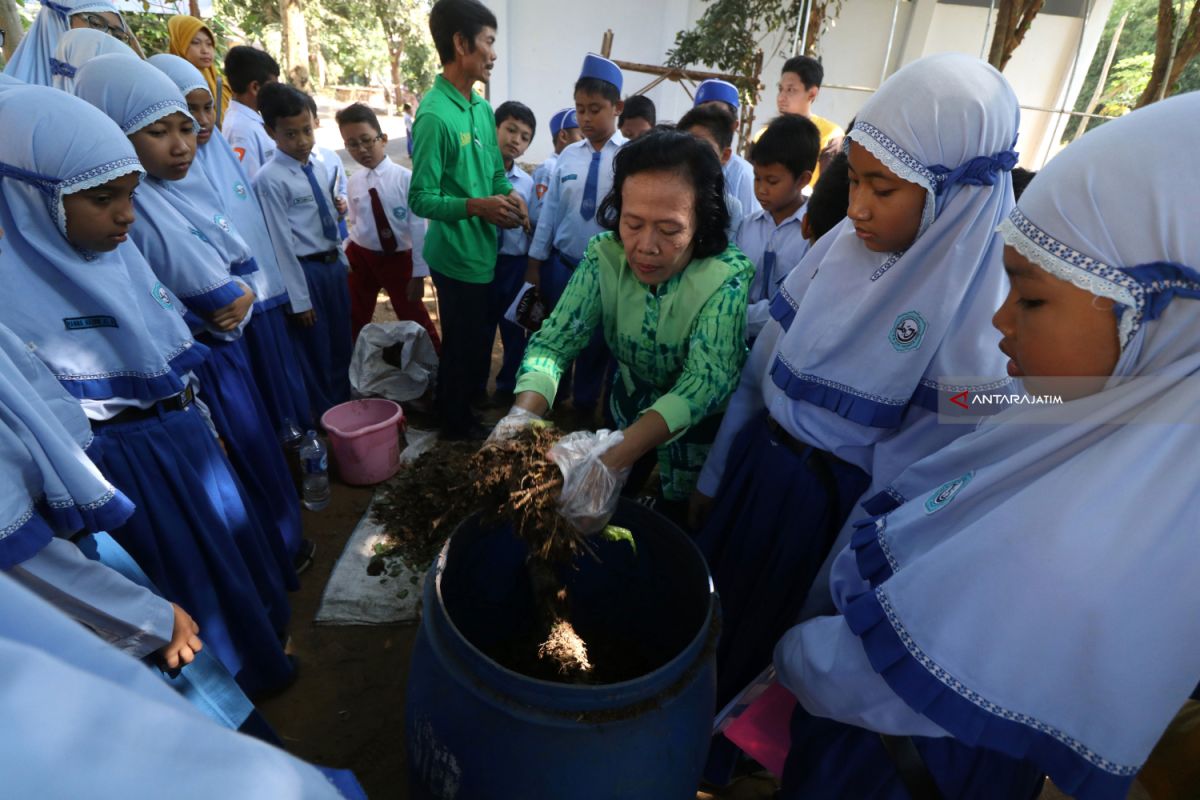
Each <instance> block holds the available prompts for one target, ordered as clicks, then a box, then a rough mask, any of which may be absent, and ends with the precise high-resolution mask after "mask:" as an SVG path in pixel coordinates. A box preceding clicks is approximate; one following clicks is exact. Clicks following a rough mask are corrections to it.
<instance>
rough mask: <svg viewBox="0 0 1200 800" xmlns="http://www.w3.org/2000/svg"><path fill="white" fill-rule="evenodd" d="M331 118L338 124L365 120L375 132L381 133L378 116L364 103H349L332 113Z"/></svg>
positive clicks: (349, 123) (351, 123) (350, 123)
mask: <svg viewBox="0 0 1200 800" xmlns="http://www.w3.org/2000/svg"><path fill="white" fill-rule="evenodd" d="M333 119H334V121H335V122H337V124H338V125H339V126H341V125H353V124H354V123H355V122H365V123H367V124H368V125H370V126H371V127H372V128H374V129H375V132H376V133H383V128H381V127H379V117H377V116H375V112H374V111H373V110H372V109H371V107H370V106H369V105H367V104H366V103H351V104H350V105H348V106H346V107H345V108H343V109H342V110H341V111H339V112H337V113H336V114H334V115H333Z"/></svg>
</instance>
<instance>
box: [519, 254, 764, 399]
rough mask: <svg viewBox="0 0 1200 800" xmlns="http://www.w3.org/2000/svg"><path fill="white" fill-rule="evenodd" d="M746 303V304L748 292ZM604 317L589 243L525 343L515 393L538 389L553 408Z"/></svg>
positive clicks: (598, 269)
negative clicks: (567, 373)
mask: <svg viewBox="0 0 1200 800" xmlns="http://www.w3.org/2000/svg"><path fill="white" fill-rule="evenodd" d="M742 304H743V305H745V293H744V292H743V295H742ZM742 316H743V317H745V314H744V313H743V314H742ZM602 317H603V304H602V303H601V300H600V268H599V266H598V265H597V263H596V255H595V253H594V251H593V247H592V246H591V245H589V246H588V249H587V252H586V253H585V254H584V256H583V260H582V261H580V262H579V266H577V267H576V268H575V273H574V274H573V275H572V276H571V280H570V281H568V282H567V288H566V289H565V290H564V291H563V294H562V297H560V298H559V299H558V305H556V306H555V307H554V312H553V313H551V314H550V318H549V319H547V320H546V321H545V322H543V323H542V328H541V330H539V331H538V332H537V333H535V334H534V335H533V336H532V337H530V339H529V343H528V344H527V345H526V346H525V358H524V359H523V360H522V361H521V369H520V371H519V372H518V373H517V387H516V389H515V393H516V394H520V393H521V392H537V393H538V394H540V395H541V396H542V397H544V398H546V402H547V403H549V404H550V406H551V408H553V407H554V395H555V393H556V392H557V391H558V381H559V379H560V378H562V373H563V369H564V368H565V367H567V366H568V365H570V363H571V362H572V361H574V360H575V356H577V355H579V351H580V350H582V349H583V348H584V346H585V345H586V344H587V343H588V339H590V338H591V336H592V331H594V330H595V329H596V326H597V325H599V324H600V321H601V319H602Z"/></svg>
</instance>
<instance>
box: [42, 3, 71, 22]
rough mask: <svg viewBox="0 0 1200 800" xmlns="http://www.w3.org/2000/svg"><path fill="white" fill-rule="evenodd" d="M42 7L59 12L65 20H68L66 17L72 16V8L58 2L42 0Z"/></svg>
mask: <svg viewBox="0 0 1200 800" xmlns="http://www.w3.org/2000/svg"><path fill="white" fill-rule="evenodd" d="M42 7H43V8H48V9H50V10H51V11H54V12H57V13H58V15H59V16H60V17H62V18H63V21H66V19H67V18H68V17H70V16H71V9H69V8H67V7H66V6H63V5H59V4H58V3H52V2H49V0H42Z"/></svg>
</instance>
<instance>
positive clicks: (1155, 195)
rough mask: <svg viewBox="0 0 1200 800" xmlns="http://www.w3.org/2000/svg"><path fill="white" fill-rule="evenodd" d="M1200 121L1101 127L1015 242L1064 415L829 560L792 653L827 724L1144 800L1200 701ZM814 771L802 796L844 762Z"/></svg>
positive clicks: (957, 447) (891, 500)
mask: <svg viewBox="0 0 1200 800" xmlns="http://www.w3.org/2000/svg"><path fill="white" fill-rule="evenodd" d="M1198 123H1200V94H1195V93H1192V94H1188V95H1183V96H1180V97H1176V98H1172V99H1169V100H1165V101H1163V102H1160V103H1156V104H1154V105H1152V106H1150V107H1148V108H1145V109H1141V110H1139V111H1135V112H1134V113H1132V114H1130V115H1128V116H1126V117H1122V118H1121V119H1119V120H1114V121H1113V122H1110V123H1107V124H1105V125H1104V126H1102V127H1100V128H1098V129H1096V130H1094V131H1092V132H1090V133H1088V134H1087V135H1086V136H1084V137H1083V138H1082V139H1081V140H1079V141H1078V142H1076V143H1074V144H1072V145H1071V146H1070V147H1068V148H1067V149H1066V150H1065V151H1064V152H1063V153H1061V154H1060V155H1058V156H1056V157H1055V158H1054V159H1053V160H1052V161H1051V162H1050V163H1049V164H1047V165H1046V167H1045V169H1044V170H1043V171H1042V172H1041V173H1039V175H1038V176H1037V177H1036V178H1035V179H1034V181H1033V183H1032V184H1031V185H1030V187H1029V188H1028V189H1027V190H1026V192H1025V194H1024V195H1022V197H1021V201H1020V203H1019V204H1018V206H1017V208H1015V209H1014V210H1013V211H1012V213H1011V214H1010V215H1009V217H1008V218H1007V219H1006V220H1005V221H1004V222H1003V224H1002V225H1001V228H1000V229H1001V233H1002V236H1003V239H1004V242H1005V244H1006V245H1008V247H1007V248H1006V253H1005V265H1006V267H1007V268H1008V270H1009V273H1010V275H1011V277H1012V284H1013V285H1012V290H1011V292H1010V294H1009V295H1008V299H1007V300H1006V301H1005V303H1004V305H1003V307H1002V308H1001V309H1000V310H999V311H998V312H997V313H996V316H995V324H996V327H997V328H998V329H999V330H1000V331H1001V333H1002V334H1003V336H1004V338H1003V342H1002V346H1003V349H1004V351H1005V353H1006V355H1008V356H1010V357H1011V367H1010V371H1011V372H1013V374H1015V375H1018V376H1021V377H1022V378H1023V380H1024V382H1025V384H1026V386H1027V388H1030V389H1031V390H1035V391H1039V392H1040V391H1051V392H1059V393H1060V394H1062V396H1063V397H1064V399H1065V401H1066V402H1065V403H1064V404H1062V405H1046V406H1024V405H1021V406H1014V407H1013V408H1011V409H1008V410H1006V411H1004V412H1002V413H1001V414H999V415H996V416H995V417H994V418H992V419H991V420H989V421H988V422H987V423H985V424H984V425H982V426H980V428H979V429H978V430H977V431H975V432H973V433H971V434H970V435H968V436H964V437H963V438H961V439H959V440H958V441H956V442H954V443H953V444H952V445H950V446H949V447H947V448H946V449H944V450H942V451H940V452H938V453H936V454H934V455H932V456H930V457H928V458H926V459H924V460H922V461H920V462H918V463H916V464H915V465H913V466H912V467H910V468H909V469H908V470H905V471H904V472H903V473H902V474H901V475H900V476H899V477H898V478H896V479H895V480H894V481H893V482H891V485H890V486H889V487H888V491H887V495H886V498H887V500H886V505H888V506H891V510H888V511H886V513H883V514H881V515H880V516H878V517H876V518H874V519H872V520H868V521H867V522H865V523H864V524H863V525H862V526H861V527H860V528H859V530H858V532H857V533H856V535H855V537H854V541H853V543H852V548H851V549H849V550H847V551H844V552H843V553H842V554H841V555H840V556H839V558H838V560H837V562H836V563H835V566H834V575H833V589H834V599H835V600H836V602H837V605H838V609H839V610H840V612H841V614H842V616H833V617H822V618H818V619H814V620H811V621H809V622H806V623H804V624H802V625H800V626H798V627H797V628H795V629H793V630H792V631H790V632H789V633H788V634H787V636H785V637H784V639H783V640H782V641H781V642H780V644H779V647H778V649H777V650H776V654H775V662H776V665H777V668H778V669H779V673H780V677H781V680H782V681H783V682H784V683H785V684H786V685H787V686H788V688H790V689H791V690H792V691H793V692H794V693H796V695H797V696H798V697H799V698H800V700H801V702H802V703H803V704H804V706H805V707H806V708H807V709H808V710H809V711H810V712H812V713H813V714H817V715H820V716H823V717H829V718H832V719H836V720H841V721H843V722H847V723H850V724H851V725H856V726H862V727H865V728H869V729H872V730H879V731H888V732H891V733H898V734H917V735H920V736H935V737H936V736H941V737H946V736H952V737H954V739H955V740H956V741H957V742H958V743H960V744H961V745H969V746H972V747H974V748H976V750H987V751H993V752H997V753H1002V754H1006V755H1009V756H1013V757H1015V758H1022V759H1025V760H1027V761H1028V762H1031V763H1032V764H1033V765H1035V766H1036V767H1037V768H1038V769H1039V770H1040V771H1044V772H1045V773H1046V774H1048V775H1049V776H1050V777H1051V778H1052V779H1053V781H1054V783H1055V784H1056V785H1057V786H1058V787H1059V788H1060V789H1061V790H1062V791H1064V792H1065V793H1067V794H1069V795H1071V796H1072V797H1076V798H1082V799H1083V800H1091V799H1092V798H1124V797H1125V796H1126V794H1127V792H1128V791H1129V787H1130V783H1131V782H1132V780H1133V778H1134V775H1135V774H1136V773H1137V771H1138V769H1139V767H1140V766H1141V765H1142V763H1143V762H1144V761H1145V760H1146V758H1147V756H1148V755H1149V753H1150V751H1151V749H1152V748H1153V746H1154V744H1155V742H1156V740H1157V739H1158V737H1159V735H1160V734H1161V733H1162V731H1163V729H1164V728H1165V727H1166V725H1167V724H1168V722H1169V721H1170V720H1171V718H1172V716H1173V715H1174V714H1175V712H1176V711H1177V710H1178V709H1179V708H1180V706H1181V705H1182V704H1183V703H1184V701H1185V700H1186V699H1187V697H1188V694H1189V692H1191V691H1193V690H1194V689H1195V687H1196V684H1197V681H1198V680H1200V637H1197V635H1196V620H1197V619H1198V618H1200V588H1198V587H1200V549H1198V548H1197V547H1196V542H1195V532H1196V509H1197V507H1198V506H1200V483H1198V482H1197V481H1196V478H1195V471H1194V470H1192V469H1190V468H1189V465H1191V464H1192V463H1194V460H1195V453H1196V451H1197V449H1198V448H1200V425H1198V424H1197V423H1200V400H1198V398H1200V227H1198V226H1197V225H1196V220H1195V212H1194V210H1193V209H1192V207H1191V206H1190V205H1189V201H1190V198H1193V197H1195V196H1197V193H1200V160H1197V159H1196V158H1195V157H1194V155H1193V153H1192V151H1193V149H1194V148H1193V138H1194V132H1195V130H1196V126H1197V124H1198ZM1149 139H1153V140H1154V141H1155V143H1156V149H1155V151H1154V153H1152V154H1149V155H1148V156H1147V157H1145V158H1140V159H1129V158H1127V157H1126V154H1128V153H1129V151H1130V149H1131V148H1136V146H1137V145H1138V144H1139V143H1142V142H1145V141H1147V140H1149ZM1131 199H1135V200H1136V202H1131ZM1087 376H1092V377H1093V379H1094V381H1093V385H1092V386H1090V387H1086V388H1083V389H1080V388H1079V386H1080V382H1081V381H1083V380H1084V379H1085V378H1086V377H1087ZM1056 377H1067V378H1069V379H1071V380H1068V381H1062V380H1057V381H1056V380H1055V378H1056ZM1056 387H1057V388H1056ZM1063 387H1065V389H1066V390H1065V391H1064V389H1063ZM842 728H843V729H845V728H846V726H842ZM795 730H796V725H795V723H793V731H794V732H795ZM841 736H842V737H843V739H844V738H845V737H846V736H848V734H847V733H846V732H845V731H843V732H842V734H841ZM940 741H943V742H944V741H946V740H945V739H942V740H940ZM933 745H936V742H931V741H930V740H922V741H921V742H920V743H919V744H918V748H919V749H921V750H922V751H925V750H926V749H927V748H929V747H930V746H933ZM810 752H811V756H800V755H799V754H794V759H793V761H794V763H793V764H791V765H789V769H792V768H794V769H793V772H792V774H793V776H795V777H796V778H797V779H798V782H797V784H796V785H797V786H798V787H801V789H802V786H803V784H802V783H800V782H799V779H800V776H801V775H802V773H803V772H804V764H803V763H802V762H804V761H808V760H810V759H811V760H813V761H815V760H817V759H821V758H828V757H829V756H830V752H829V751H828V750H826V751H824V752H822V751H820V750H812V751H810ZM926 760H927V762H928V761H929V758H928V755H926ZM843 763H845V764H847V766H848V767H850V768H854V767H857V768H858V769H863V768H864V764H863V763H861V762H859V763H857V764H851V763H850V762H849V761H844V762H843ZM930 766H931V768H933V767H934V765H933V764H930ZM934 775H935V777H938V778H939V782H941V781H940V779H941V777H942V775H940V774H939V773H938V771H937V770H936V769H934ZM785 778H786V776H785ZM786 783H787V781H786V779H785V784H786ZM944 791H945V790H944ZM785 795H786V793H785ZM794 796H804V795H803V791H802V790H798V791H797V794H796V795H794Z"/></svg>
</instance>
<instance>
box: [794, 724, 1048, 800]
mask: <svg viewBox="0 0 1200 800" xmlns="http://www.w3.org/2000/svg"><path fill="white" fill-rule="evenodd" d="M791 734H792V746H791V749H790V750H789V751H788V757H787V762H786V763H785V765H784V768H783V788H782V790H781V791H780V794H779V796H780V798H781V800H800V798H803V799H804V800H821V799H822V798H829V800H842V798H848V797H852V798H855V800H909V798H910V796H909V793H908V791H907V790H906V789H905V788H904V784H903V783H902V782H901V780H900V776H899V775H898V774H897V772H896V768H895V767H894V766H893V763H892V760H891V757H890V756H888V754H887V751H886V750H885V749H884V747H883V742H882V741H881V740H880V738H879V734H877V733H875V732H873V731H868V730H865V729H863V728H856V727H853V726H851V725H846V724H844V723H841V722H835V721H833V720H830V719H824V718H821V717H814V716H813V715H811V714H809V713H808V712H807V711H805V710H804V708H803V706H799V705H798V706H796V710H795V711H794V712H793V713H792V721H791ZM913 743H914V744H915V745H916V748H917V752H919V753H920V754H921V759H922V760H923V761H924V762H925V766H926V767H928V769H929V772H930V774H931V775H932V776H933V779H934V781H935V782H936V783H937V785H938V789H940V790H941V794H942V797H944V798H945V800H1026V798H1033V797H1036V796H1037V795H1038V793H1039V791H1040V790H1041V786H1042V777H1043V775H1042V771H1041V770H1039V769H1038V768H1037V767H1035V766H1033V765H1032V764H1029V763H1027V762H1025V761H1018V760H1016V759H1013V758H1009V757H1008V756H1005V755H1001V754H1000V753H996V752H994V751H991V750H985V749H983V748H977V747H968V746H967V745H965V744H963V743H961V742H959V741H958V740H957V739H953V738H950V737H946V738H941V739H934V738H925V737H920V736H914V737H913Z"/></svg>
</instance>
